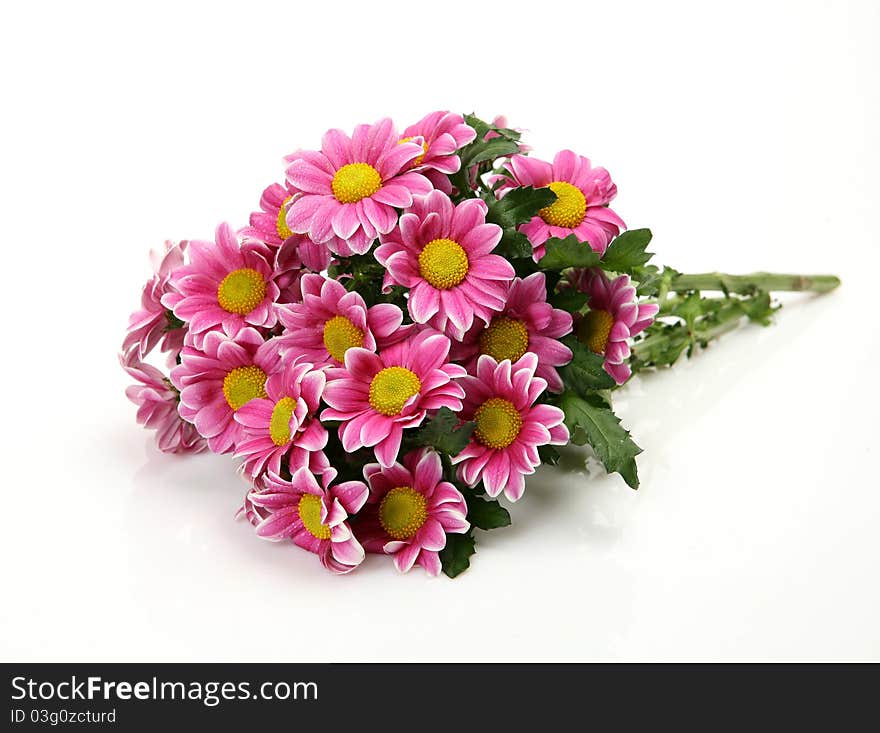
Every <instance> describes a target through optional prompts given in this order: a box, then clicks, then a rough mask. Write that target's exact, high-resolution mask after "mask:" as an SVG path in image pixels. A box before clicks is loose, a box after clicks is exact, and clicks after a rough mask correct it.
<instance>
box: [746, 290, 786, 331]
mask: <svg viewBox="0 0 880 733" xmlns="http://www.w3.org/2000/svg"><path fill="white" fill-rule="evenodd" d="M739 303H740V305H741V306H742V309H743V312H744V313H745V314H746V315H747V316H748V317H749V320H750V321H752V322H754V323H760V324H761V325H762V326H769V325H770V323H771V317H772V316H773V313H774V312H775V311H776V310H777V308H775V307H773V305H772V302H771V299H770V293H768V292H767V291H766V290H760V291H758V293H757V294H756V295H754V296H753V297H751V298H746V299H744V300H741V301H739Z"/></svg>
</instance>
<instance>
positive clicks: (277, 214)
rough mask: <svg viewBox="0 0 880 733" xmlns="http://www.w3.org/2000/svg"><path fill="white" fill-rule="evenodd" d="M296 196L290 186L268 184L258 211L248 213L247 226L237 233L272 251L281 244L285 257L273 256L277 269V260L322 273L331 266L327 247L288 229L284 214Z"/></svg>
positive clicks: (295, 191)
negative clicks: (270, 248) (265, 245)
mask: <svg viewBox="0 0 880 733" xmlns="http://www.w3.org/2000/svg"><path fill="white" fill-rule="evenodd" d="M298 195H299V192H298V191H297V190H296V189H295V188H293V186H291V185H289V184H288V185H286V186H284V185H282V184H280V183H273V184H272V185H270V186H269V187H268V188H266V190H265V191H263V195H262V196H261V197H260V209H261V211H255V212H253V213H252V214H251V218H250V226H247V227H243V228H242V229H241V231H240V234H241V235H243V236H245V237H250V238H252V239H259V240H260V241H261V242H265V243H266V244H268V245H270V246H271V247H273V248H279V247H281V246H282V245H284V248H285V250H286V252H285V254H284V255H283V256H282V255H281V253H278V254H277V255H276V263H275V264H276V269H277V268H278V265H279V263H278V259H281V260H283V261H285V262H287V263H290V264H292V263H294V262H295V264H296V266H297V267H306V268H308V269H309V270H313V271H314V272H321V270H325V269H326V268H327V266H328V265H329V264H330V250H328V249H327V245H325V244H318V243H317V242H313V241H312V240H311V239H309V238H308V237H305V236H303V235H301V234H294V233H293V232H292V231H291V230H290V227H288V226H287V211H288V209H289V208H290V204H291V202H292V201H293V199H294V198H295V197H296V196H298Z"/></svg>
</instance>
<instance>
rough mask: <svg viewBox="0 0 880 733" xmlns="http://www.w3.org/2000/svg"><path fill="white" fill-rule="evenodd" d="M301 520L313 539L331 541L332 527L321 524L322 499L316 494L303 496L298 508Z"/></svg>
mask: <svg viewBox="0 0 880 733" xmlns="http://www.w3.org/2000/svg"><path fill="white" fill-rule="evenodd" d="M297 511H298V512H299V518H300V519H301V520H302V523H303V525H304V526H305V528H306V529H307V530H309V532H311V534H312V537H315V538H317V539H319V540H329V539H330V527H328V526H327V525H326V524H321V497H320V496H315V495H314V494H303V495H302V496H301V497H300V499H299V506H298V507H297Z"/></svg>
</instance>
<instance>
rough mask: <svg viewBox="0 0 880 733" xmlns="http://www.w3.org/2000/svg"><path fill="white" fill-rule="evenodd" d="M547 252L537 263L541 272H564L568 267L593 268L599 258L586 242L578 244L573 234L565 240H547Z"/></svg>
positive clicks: (552, 238) (599, 260)
mask: <svg viewBox="0 0 880 733" xmlns="http://www.w3.org/2000/svg"><path fill="white" fill-rule="evenodd" d="M546 248H547V252H546V254H545V255H544V256H543V257H542V258H541V260H540V261H539V262H538V267H540V268H541V269H542V270H565V269H566V268H568V267H595V266H596V265H598V264H599V263H600V262H601V258H600V257H599V255H597V254H596V253H595V252H593V250H592V249H590V245H589V244H587V243H586V242H579V241H578V238H577V237H576V236H575V235H574V234H569V235H568V236H567V237H566V238H565V239H558V238H557V237H551V238H550V239H548V240H547V244H546Z"/></svg>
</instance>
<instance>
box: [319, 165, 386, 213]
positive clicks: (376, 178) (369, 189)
mask: <svg viewBox="0 0 880 733" xmlns="http://www.w3.org/2000/svg"><path fill="white" fill-rule="evenodd" d="M331 185H332V187H333V195H334V196H335V197H336V198H337V200H339V201H341V202H342V203H343V204H356V203H357V202H358V201H360V200H361V199H363V198H366V197H367V196H372V195H373V194H374V193H376V191H378V190H379V189H380V188H382V176H380V175H379V171H377V170H376V169H375V168H373V166H371V165H369V164H367V163H349V164H348V165H344V166H342V168H340V169H339V170H338V171H336V175H334V176H333V183H332V184H331Z"/></svg>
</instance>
